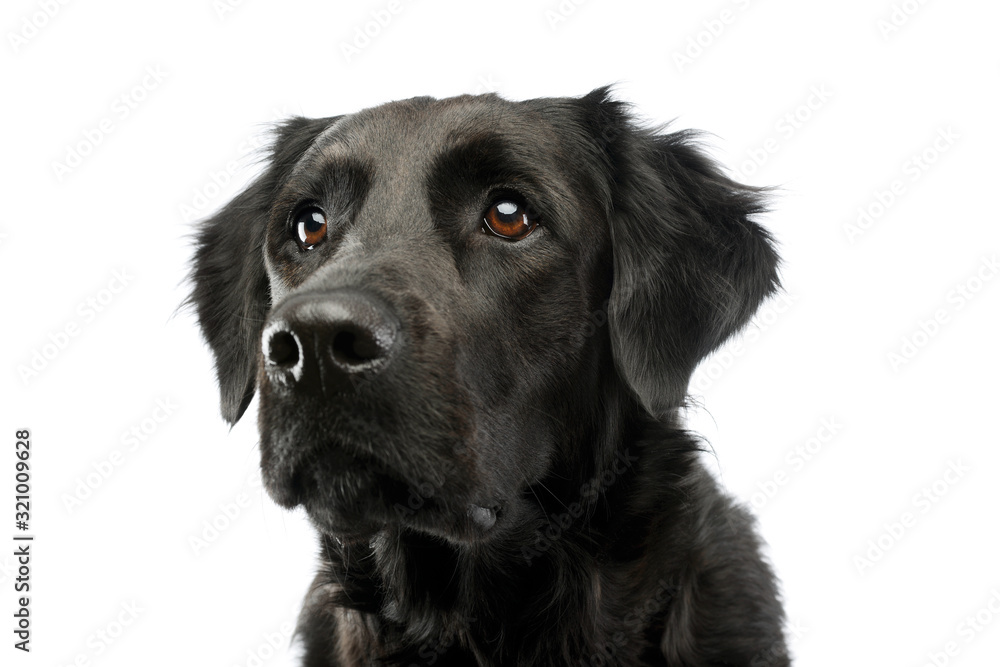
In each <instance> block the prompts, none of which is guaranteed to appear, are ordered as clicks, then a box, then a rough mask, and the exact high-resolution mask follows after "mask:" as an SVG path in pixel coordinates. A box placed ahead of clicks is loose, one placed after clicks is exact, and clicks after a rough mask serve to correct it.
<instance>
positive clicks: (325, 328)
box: [261, 290, 399, 392]
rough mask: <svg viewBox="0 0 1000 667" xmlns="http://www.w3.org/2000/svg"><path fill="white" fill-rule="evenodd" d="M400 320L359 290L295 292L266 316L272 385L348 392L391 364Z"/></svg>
mask: <svg viewBox="0 0 1000 667" xmlns="http://www.w3.org/2000/svg"><path fill="white" fill-rule="evenodd" d="M398 334H399V321H398V320H397V319H396V318H395V317H394V316H393V314H392V312H391V311H390V310H389V309H388V308H387V307H386V306H385V305H384V304H382V303H381V302H380V301H378V300H377V299H375V298H374V297H372V296H370V295H367V294H364V293H362V292H357V291H346V290H345V291H336V292H324V293H313V294H302V295H298V296H293V297H291V298H290V299H288V300H286V301H285V302H284V303H282V304H281V305H280V306H278V308H277V309H275V311H274V312H273V313H271V315H270V317H269V318H268V324H267V326H265V327H264V334H263V339H262V341H261V344H262V347H261V349H262V350H263V353H264V366H265V372H266V373H267V374H268V377H269V379H271V380H272V381H273V382H274V383H276V384H278V385H281V386H284V387H287V388H290V389H296V390H302V391H314V390H319V391H341V392H342V391H348V390H350V389H352V388H353V387H354V386H355V384H356V382H357V380H359V379H361V378H366V379H367V378H371V377H373V376H374V375H376V374H378V373H379V372H381V370H382V369H383V368H385V366H386V365H387V364H388V363H389V361H390V359H391V357H392V354H393V351H394V350H395V348H396V346H397V341H398V337H399V336H398Z"/></svg>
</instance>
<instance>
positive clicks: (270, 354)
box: [267, 331, 299, 367]
mask: <svg viewBox="0 0 1000 667" xmlns="http://www.w3.org/2000/svg"><path fill="white" fill-rule="evenodd" d="M267 360H268V361H270V362H271V363H272V364H274V365H275V366H285V367H290V366H294V365H296V364H297V363H299V343H298V341H297V340H295V336H293V335H292V334H291V333H290V332H288V331H276V332H275V333H274V334H273V335H272V336H271V339H270V340H269V341H268V345H267Z"/></svg>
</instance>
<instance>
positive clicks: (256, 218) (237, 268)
mask: <svg viewBox="0 0 1000 667" xmlns="http://www.w3.org/2000/svg"><path fill="white" fill-rule="evenodd" d="M333 120H334V119H333V118H317V119H308V118H301V117H294V118H291V119H289V120H287V121H284V122H283V123H281V124H280V125H279V126H278V127H277V128H276V132H275V140H274V143H273V144H272V146H271V150H270V153H269V155H268V162H267V167H266V168H265V170H264V172H263V173H262V174H261V175H260V176H258V177H257V179H256V180H254V181H253V182H252V183H251V184H250V185H249V186H248V187H247V189H246V190H244V191H243V192H241V193H240V194H239V195H237V196H236V197H235V198H234V199H233V200H232V201H231V202H229V204H227V205H226V206H225V207H224V208H223V209H222V210H220V211H219V212H218V213H216V214H215V215H213V216H212V217H211V218H209V219H207V220H205V221H204V222H203V223H202V224H201V227H200V229H199V230H198V232H197V233H196V236H195V244H196V250H195V253H194V260H193V263H192V268H191V273H190V280H191V281H192V282H193V289H192V291H191V295H190V297H188V300H187V304H190V305H193V306H194V307H195V311H196V313H197V315H198V322H199V324H200V325H201V330H202V334H203V335H204V336H205V339H206V341H207V342H208V344H209V346H210V347H211V349H212V352H213V353H214V355H215V371H216V375H217V377H218V381H219V390H220V392H221V395H222V416H223V417H224V418H225V420H226V421H228V422H229V423H230V424H235V423H236V422H237V421H239V418H240V417H241V416H242V415H243V412H244V411H245V410H246V409H247V406H248V405H249V404H250V400H251V399H252V398H253V394H254V390H255V384H256V377H257V353H258V350H259V347H260V336H261V330H262V329H263V326H264V319H265V318H266V317H267V313H268V310H269V309H270V306H271V300H270V285H269V282H268V277H267V270H266V269H265V266H264V241H265V238H266V233H267V221H268V216H269V211H270V208H271V204H272V201H273V199H274V196H275V194H276V193H277V191H278V189H279V188H280V187H281V185H282V184H283V182H284V180H285V178H287V175H288V173H289V172H290V171H291V169H292V167H293V166H294V165H295V163H296V162H297V161H298V160H299V158H300V157H302V154H303V153H305V151H306V150H307V149H308V148H309V146H311V145H312V143H313V141H315V139H316V137H317V136H319V134H320V133H321V132H322V131H323V130H324V129H325V128H326V127H328V126H329V125H330V123H331V122H332V121H333Z"/></svg>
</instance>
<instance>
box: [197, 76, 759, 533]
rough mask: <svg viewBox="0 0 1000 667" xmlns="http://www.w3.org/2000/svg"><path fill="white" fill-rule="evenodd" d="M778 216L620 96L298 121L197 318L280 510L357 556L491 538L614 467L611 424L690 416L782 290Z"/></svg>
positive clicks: (210, 246)
mask: <svg viewBox="0 0 1000 667" xmlns="http://www.w3.org/2000/svg"><path fill="white" fill-rule="evenodd" d="M760 210H761V197H760V194H759V193H758V192H757V191H754V190H752V189H750V188H747V187H744V186H741V185H739V184H737V183H735V182H733V181H731V180H729V179H728V178H726V177H725V176H724V175H722V173H721V172H720V171H719V169H718V168H717V167H716V166H715V165H714V164H713V163H712V162H711V161H710V160H709V159H707V158H706V157H705V156H704V155H703V153H702V152H701V151H700V150H699V149H698V148H697V146H696V143H695V141H694V137H693V136H692V135H691V134H690V133H684V132H679V133H673V134H664V133H657V132H654V131H651V130H647V129H644V128H641V127H639V126H637V125H636V124H635V123H634V122H633V120H632V119H631V118H630V116H629V114H628V112H627V109H626V108H625V107H624V106H623V105H622V104H621V103H619V102H616V101H613V100H611V99H610V98H609V95H608V91H607V90H606V89H599V90H597V91H594V92H593V93H591V94H589V95H587V96H585V97H583V98H558V99H556V98H552V99H536V100H528V101H524V102H511V101H507V100H503V99H501V98H499V97H497V96H494V95H484V96H465V97H457V98H451V99H444V100H434V99H430V98H415V99H411V100H405V101H400V102H394V103H390V104H386V105H383V106H379V107H376V108H372V109H368V110H364V111H361V112H358V113H355V114H353V115H348V116H339V117H332V118H323V119H312V120H310V119H304V118H293V119H291V120H289V121H287V122H285V123H284V124H282V125H281V126H280V127H279V128H278V129H277V132H276V138H275V141H274V145H273V149H272V152H271V155H270V159H269V161H268V164H267V167H266V169H265V170H264V172H263V173H262V174H261V175H260V176H259V177H258V178H257V179H256V181H254V182H253V183H252V184H251V185H250V186H249V187H248V188H247V189H246V191H244V192H243V193H241V194H240V195H238V196H237V197H236V198H235V199H234V200H233V201H232V202H231V203H230V204H228V205H227V206H226V207H224V208H223V209H222V210H221V211H219V212H218V213H217V214H216V215H214V216H213V217H211V218H210V219H209V220H207V221H206V222H205V223H204V225H203V226H202V227H201V229H200V231H199V234H198V238H197V251H196V254H195V259H194V267H193V271H192V278H193V282H194V290H193V294H192V297H191V301H192V302H193V304H194V306H195V307H196V309H197V314H198V318H199V321H200V324H201V327H202V329H203V332H204V335H205V337H206V338H207V340H208V343H209V345H210V346H211V348H212V351H213V352H214V354H215V358H216V370H217V374H218V379H219V384H220V387H221V393H222V412H223V416H224V417H225V418H226V419H227V420H228V421H229V422H231V423H235V422H236V421H237V420H238V419H239V418H240V416H241V415H242V414H243V412H244V410H245V409H246V407H247V405H248V403H249V402H250V400H251V398H252V397H253V395H254V392H255V390H256V391H259V392H260V409H259V426H260V433H261V465H262V471H263V477H264V481H265V486H266V488H267V490H268V492H269V493H270V494H271V496H272V497H273V498H274V499H275V500H276V501H277V502H279V503H280V504H282V505H284V506H287V507H292V506H295V505H298V504H303V505H304V506H305V507H306V509H307V511H308V513H309V516H310V517H311V519H312V520H313V522H314V523H315V524H316V525H317V527H318V528H319V529H320V530H322V531H325V532H328V533H332V534H335V535H338V536H342V537H344V538H351V537H358V538H361V537H364V536H369V535H372V534H374V533H375V532H377V531H378V530H379V529H380V527H381V526H384V525H385V524H387V523H399V524H402V525H403V526H406V527H408V528H412V529H414V530H419V531H424V532H428V533H432V534H434V535H438V536H441V537H444V538H446V539H450V540H458V541H467V540H477V539H484V537H485V536H487V535H489V534H493V533H495V532H497V531H498V530H499V529H500V528H501V527H502V526H503V525H505V523H506V524H507V525H510V524H512V523H516V521H517V517H518V516H523V514H524V513H525V512H527V511H529V509H528V506H529V505H530V503H531V500H530V497H531V494H530V493H529V490H530V489H532V487H533V485H536V484H539V483H542V482H544V481H545V480H546V476H547V475H548V474H549V473H550V471H552V470H553V469H554V466H555V465H556V463H557V462H560V461H561V462H563V463H565V464H566V465H562V466H560V469H563V470H565V469H567V468H568V469H581V470H582V469H588V470H591V471H593V470H594V468H595V466H599V465H600V461H601V460H602V457H604V458H605V459H606V458H607V456H608V455H609V453H608V452H603V453H599V454H598V453H595V452H592V451H591V452H587V451H581V449H586V448H587V447H590V446H591V445H588V444H587V443H591V442H595V441H596V440H598V439H599V437H598V433H599V432H600V431H601V429H605V430H606V427H607V425H606V422H607V421H608V420H609V419H612V417H613V416H612V415H609V413H611V412H614V411H616V410H617V411H619V412H622V411H624V412H626V413H629V414H635V415H641V414H646V418H652V419H657V418H662V417H664V416H666V415H667V414H669V413H670V412H671V411H672V410H674V409H675V408H677V407H678V406H680V405H681V404H682V402H683V400H684V396H685V393H686V388H687V384H688V381H689V378H690V375H691V373H692V371H693V369H694V367H695V366H696V364H697V363H698V361H699V360H700V359H701V358H703V357H704V356H705V355H707V354H708V353H709V352H711V351H712V350H713V349H715V348H716V347H718V346H719V345H720V344H721V343H722V342H723V341H724V340H726V338H727V337H729V336H730V335H731V334H733V333H734V332H735V331H737V330H738V329H739V328H740V327H741V326H742V325H743V324H745V323H746V322H747V320H748V319H749V318H750V316H751V315H752V313H753V312H754V311H755V309H756V308H757V307H758V305H759V303H760V302H761V300H762V299H764V298H765V297H766V296H767V295H768V294H770V293H771V292H772V291H773V290H774V289H775V286H776V281H777V277H776V263H777V257H776V254H775V252H774V250H773V248H772V245H771V242H770V239H769V237H768V235H767V233H766V232H765V231H764V230H763V229H762V228H761V227H759V226H758V225H757V224H756V223H754V222H753V221H751V219H750V216H752V215H753V214H755V213H758V212H759V211H760ZM629 411H631V412H629ZM612 421H613V419H612ZM621 421H622V420H621V419H618V421H617V422H616V423H619V428H620V422H621ZM612 440H613V438H612ZM567 460H568V461H569V462H568V463H567ZM595 461H596V463H595Z"/></svg>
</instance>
